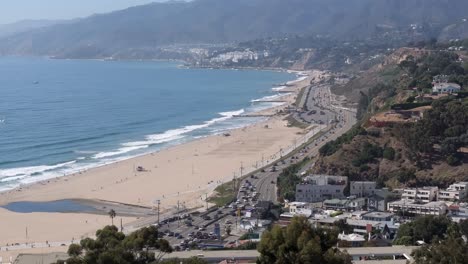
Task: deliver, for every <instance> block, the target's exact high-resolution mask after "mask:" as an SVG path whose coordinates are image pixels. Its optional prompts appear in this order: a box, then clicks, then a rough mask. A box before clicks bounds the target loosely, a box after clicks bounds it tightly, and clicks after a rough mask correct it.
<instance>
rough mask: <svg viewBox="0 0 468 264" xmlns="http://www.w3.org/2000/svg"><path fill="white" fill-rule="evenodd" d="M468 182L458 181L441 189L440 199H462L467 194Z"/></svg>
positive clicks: (438, 197)
mask: <svg viewBox="0 0 468 264" xmlns="http://www.w3.org/2000/svg"><path fill="white" fill-rule="evenodd" d="M467 192H468V182H458V183H454V184H452V185H450V186H449V187H448V188H447V189H446V190H440V191H439V194H438V196H437V199H438V200H439V201H460V200H461V199H464V198H465V197H466V196H467Z"/></svg>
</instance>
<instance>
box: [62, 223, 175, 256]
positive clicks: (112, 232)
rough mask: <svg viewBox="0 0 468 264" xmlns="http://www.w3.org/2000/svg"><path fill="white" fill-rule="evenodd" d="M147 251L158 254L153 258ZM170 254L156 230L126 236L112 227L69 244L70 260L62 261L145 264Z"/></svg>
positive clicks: (140, 231)
mask: <svg viewBox="0 0 468 264" xmlns="http://www.w3.org/2000/svg"><path fill="white" fill-rule="evenodd" d="M150 249H152V250H154V251H156V252H158V257H157V258H156V257H155V254H154V253H153V252H150ZM83 251H84V252H85V254H84V255H83ZM170 252H172V248H171V247H170V245H169V242H168V241H166V240H164V239H159V238H158V230H157V229H156V228H155V227H153V226H152V227H147V228H142V229H140V230H137V231H135V232H133V233H131V234H130V235H128V236H125V235H124V234H123V233H122V232H119V231H118V229H117V227H115V226H106V227H104V228H103V229H100V230H98V231H97V232H96V239H92V238H85V239H83V240H81V241H80V245H76V244H74V245H71V246H70V247H69V249H68V253H69V255H70V258H69V259H68V260H67V261H66V262H67V263H72V264H88V263H93V264H94V263H96V264H107V263H122V264H148V263H153V262H154V261H160V260H161V258H162V256H163V255H164V254H165V253H170ZM57 263H63V261H62V262H60V261H59V262H57Z"/></svg>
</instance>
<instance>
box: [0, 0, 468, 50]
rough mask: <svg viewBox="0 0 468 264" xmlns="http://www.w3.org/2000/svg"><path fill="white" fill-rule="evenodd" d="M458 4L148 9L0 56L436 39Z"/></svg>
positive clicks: (50, 33)
mask: <svg viewBox="0 0 468 264" xmlns="http://www.w3.org/2000/svg"><path fill="white" fill-rule="evenodd" d="M467 9H468V2H467V1H463V0H425V1H421V0H408V1H400V0H346V1H345V0H328V1H324V0H291V1H283V0H236V1H232V0H197V1H192V2H173V1H171V2H165V3H151V4H148V5H142V6H136V7H131V8H127V9H124V10H120V11H116V12H112V13H108V14H99V15H93V16H90V17H88V18H85V19H81V20H80V21H76V22H72V23H67V24H60V25H53V26H50V27H47V28H41V29H38V30H30V31H27V32H22V33H19V34H15V35H11V36H8V37H6V38H2V39H0V54H16V55H42V56H43V55H47V56H61V57H84V58H86V57H111V56H112V55H113V54H114V53H116V52H122V51H129V50H132V49H148V48H150V49H151V48H154V47H158V46H164V45H172V44H199V43H233V42H236V43H237V42H240V41H246V40H252V39H258V38H266V37H278V36H286V35H288V34H293V35H294V34H313V35H326V36H330V37H333V38H337V39H350V40H352V39H365V38H369V37H372V36H373V35H375V34H380V35H382V34H390V33H389V32H393V33H395V32H405V33H407V31H414V33H413V32H412V34H413V35H414V37H418V38H419V37H420V36H423V37H425V38H430V37H438V36H439V34H440V32H441V30H442V29H444V28H447V27H448V26H450V25H452V24H454V23H458V22H459V21H461V20H462V19H463V18H464V17H465V14H464V10H467Z"/></svg>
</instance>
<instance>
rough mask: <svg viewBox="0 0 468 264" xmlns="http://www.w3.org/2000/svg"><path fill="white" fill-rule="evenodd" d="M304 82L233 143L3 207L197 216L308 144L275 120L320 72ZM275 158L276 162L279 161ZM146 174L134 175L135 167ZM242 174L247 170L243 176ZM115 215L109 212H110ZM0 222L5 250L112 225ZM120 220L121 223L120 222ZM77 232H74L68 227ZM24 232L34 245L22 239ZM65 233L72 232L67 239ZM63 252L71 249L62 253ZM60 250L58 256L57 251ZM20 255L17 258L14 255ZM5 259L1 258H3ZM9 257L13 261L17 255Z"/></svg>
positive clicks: (58, 187) (176, 154) (45, 184)
mask: <svg viewBox="0 0 468 264" xmlns="http://www.w3.org/2000/svg"><path fill="white" fill-rule="evenodd" d="M308 73H309V76H308V78H307V79H305V80H302V81H299V82H296V83H294V84H293V86H291V87H286V89H287V90H291V91H295V92H294V93H291V94H285V95H282V98H283V97H284V98H285V99H284V100H285V101H287V103H285V104H283V105H281V106H276V107H273V108H269V109H265V110H263V111H261V113H262V114H274V115H273V116H272V117H270V118H267V119H266V120H265V121H262V122H258V123H255V124H251V125H249V126H247V127H243V128H238V129H233V130H229V132H230V134H231V135H230V136H223V135H210V136H206V137H204V138H200V139H195V140H193V141H190V142H187V143H183V144H180V145H176V146H171V147H169V148H167V149H164V150H160V151H157V152H153V153H150V154H145V155H142V156H138V157H134V158H131V159H127V160H124V161H119V162H117V163H112V164H108V165H104V166H101V167H98V168H93V169H90V170H88V171H86V172H83V173H79V174H76V175H68V176H64V177H59V178H54V179H50V180H45V181H42V182H37V183H33V184H29V185H25V186H22V187H20V188H16V189H13V190H9V191H5V192H1V193H0V204H1V205H4V204H8V203H10V202H18V201H31V202H36V201H37V202H48V201H56V200H61V199H73V200H75V199H84V200H87V201H91V202H92V201H105V202H109V203H120V204H124V205H136V206H140V207H147V208H152V209H153V210H154V208H155V206H156V200H160V202H161V212H162V213H171V212H174V210H175V209H174V205H176V204H177V203H178V202H181V204H182V206H183V207H182V208H184V209H188V208H199V207H200V205H202V207H203V206H204V205H205V199H206V198H207V197H208V195H209V194H212V193H213V192H214V189H215V188H216V187H217V186H218V185H220V184H222V183H223V182H227V181H230V180H232V178H233V177H239V176H241V172H242V175H245V174H247V173H248V172H250V171H254V170H256V169H258V168H259V166H262V167H263V165H266V163H270V162H273V161H274V160H275V158H278V156H277V155H278V153H279V151H281V150H282V149H288V148H292V146H293V145H294V144H295V142H297V141H298V140H300V139H301V138H303V137H304V135H305V131H306V130H303V129H300V128H296V127H288V123H287V121H285V120H284V118H285V117H286V116H285V115H279V114H278V113H277V112H278V111H279V110H280V109H284V108H286V107H288V106H291V105H292V104H293V103H294V102H295V99H296V96H297V95H298V93H299V91H300V90H302V88H303V87H306V86H308V85H310V80H311V79H312V78H313V77H312V76H315V75H316V74H322V73H323V72H322V71H310V72H308ZM275 155H276V156H275ZM135 165H138V166H142V167H144V168H145V169H146V170H145V171H142V172H135V171H134V170H133V168H134V166H135ZM241 166H242V169H240V168H241ZM108 208H110V207H108ZM0 217H1V218H2V219H6V221H7V222H8V223H9V226H8V227H7V226H3V227H0V233H1V234H2V237H1V238H0V245H6V244H7V243H12V242H15V243H25V242H29V243H31V242H41V241H42V242H43V241H45V240H48V241H70V239H72V238H83V237H86V236H93V235H94V232H95V231H96V230H97V229H100V228H102V227H103V226H104V225H106V224H110V218H109V216H107V215H103V214H102V212H101V214H100V215H99V214H86V213H30V214H20V213H14V212H11V211H8V210H6V209H4V208H0ZM118 218H120V219H122V222H123V225H124V227H125V228H126V230H132V227H136V226H137V224H136V223H138V222H139V223H141V221H142V220H144V219H143V218H140V217H136V216H133V217H128V216H125V215H124V214H123V213H122V214H120V215H118V217H117V218H116V220H117V219H118ZM120 219H118V221H119V222H120ZM70 224H72V225H73V226H74V228H73V229H72V230H71V229H70V228H68V227H69V225H70ZM25 227H27V229H28V231H29V237H25V236H24V230H25ZM62 230H67V231H66V232H62ZM59 249H60V250H66V247H64V248H59ZM55 250H57V248H55ZM18 252H21V250H18V251H17V252H16V253H18ZM1 253H4V252H0V255H3V254H1ZM12 253H13V252H11V253H10V254H12Z"/></svg>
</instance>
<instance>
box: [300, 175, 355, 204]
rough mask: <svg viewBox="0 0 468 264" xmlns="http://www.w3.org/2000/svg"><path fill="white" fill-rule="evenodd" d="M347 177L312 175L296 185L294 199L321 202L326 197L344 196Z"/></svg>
mask: <svg viewBox="0 0 468 264" xmlns="http://www.w3.org/2000/svg"><path fill="white" fill-rule="evenodd" d="M347 183H348V177H343V176H330V175H312V176H308V177H306V178H305V179H304V181H303V182H302V183H300V184H298V185H297V186H296V201H298V202H307V203H312V202H321V201H324V200H326V199H334V198H344V197H345V195H344V189H345V188H346V185H347Z"/></svg>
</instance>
